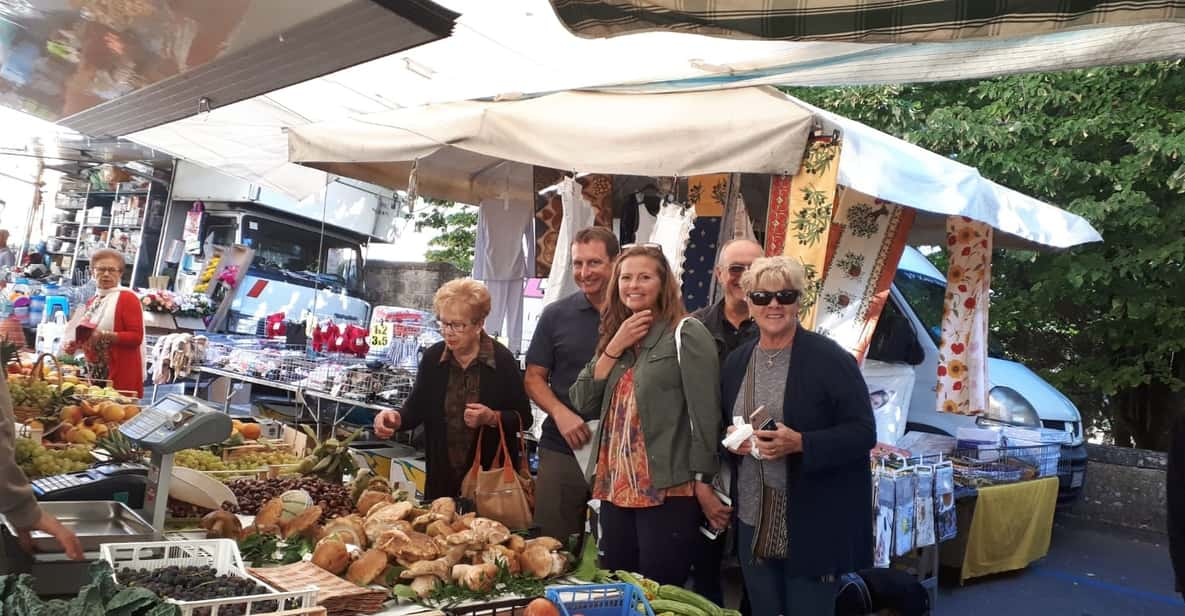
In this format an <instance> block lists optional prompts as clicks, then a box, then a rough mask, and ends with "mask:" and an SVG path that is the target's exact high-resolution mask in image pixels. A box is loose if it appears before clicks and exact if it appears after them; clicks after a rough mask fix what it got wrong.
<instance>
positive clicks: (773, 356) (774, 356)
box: [757, 345, 790, 368]
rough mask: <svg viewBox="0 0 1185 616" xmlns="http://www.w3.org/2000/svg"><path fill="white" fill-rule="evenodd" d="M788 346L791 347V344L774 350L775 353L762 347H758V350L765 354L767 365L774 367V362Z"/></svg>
mask: <svg viewBox="0 0 1185 616" xmlns="http://www.w3.org/2000/svg"><path fill="white" fill-rule="evenodd" d="M788 348H790V345H786V346H784V347H782V348H780V349H778V350H777V351H774V352H773V353H770V352H769V351H766V350H765V349H763V348H761V347H757V350H759V351H761V354H762V355H764V356H765V366H766V367H767V368H773V367H774V362H775V361H777V359H778V356H779V355H781V354H782V351H785V350H786V349H788Z"/></svg>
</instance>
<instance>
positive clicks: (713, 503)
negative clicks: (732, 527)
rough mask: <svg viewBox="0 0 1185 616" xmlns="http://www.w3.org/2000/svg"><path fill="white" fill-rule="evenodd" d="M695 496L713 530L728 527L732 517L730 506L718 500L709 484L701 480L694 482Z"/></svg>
mask: <svg viewBox="0 0 1185 616" xmlns="http://www.w3.org/2000/svg"><path fill="white" fill-rule="evenodd" d="M695 498H696V500H698V501H699V507H700V509H702V510H703V512H704V517H706V518H708V523H709V524H711V526H712V529H713V530H723V529H725V528H728V522H729V521H730V520H731V519H732V507H729V506H728V505H725V504H724V503H722V502H720V497H718V496H716V491H715V490H713V489H712V486H711V485H709V484H706V483H704V482H702V481H697V482H695Z"/></svg>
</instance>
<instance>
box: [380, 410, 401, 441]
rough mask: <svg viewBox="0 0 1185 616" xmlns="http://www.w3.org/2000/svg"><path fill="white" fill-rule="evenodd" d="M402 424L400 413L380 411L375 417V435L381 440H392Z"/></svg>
mask: <svg viewBox="0 0 1185 616" xmlns="http://www.w3.org/2000/svg"><path fill="white" fill-rule="evenodd" d="M402 423H403V418H402V417H400V416H399V411H380V412H379V414H378V415H375V416H374V433H375V435H376V436H378V437H379V438H391V437H392V436H394V435H395V432H396V431H397V430H399V426H400V424H402Z"/></svg>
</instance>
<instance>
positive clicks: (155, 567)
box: [99, 539, 321, 616]
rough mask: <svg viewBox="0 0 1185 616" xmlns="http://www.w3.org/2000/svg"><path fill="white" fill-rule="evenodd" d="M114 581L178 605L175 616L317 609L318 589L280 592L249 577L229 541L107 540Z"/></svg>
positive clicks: (292, 614) (254, 615)
mask: <svg viewBox="0 0 1185 616" xmlns="http://www.w3.org/2000/svg"><path fill="white" fill-rule="evenodd" d="M99 549H100V554H101V556H102V558H103V560H106V561H107V562H109V563H111V568H112V569H113V570H114V574H115V581H116V582H118V583H120V584H122V585H124V586H140V587H143V588H147V589H148V590H151V591H153V592H155V593H156V594H157V595H159V596H161V597H163V598H165V599H168V600H169V601H171V602H172V603H175V604H177V607H178V609H179V611H180V614H179V616H279V615H284V616H296V615H298V614H299V615H306V614H317V613H321V612H320V608H319V607H318V606H317V588H316V587H315V586H310V587H308V588H305V589H304V590H298V591H293V592H280V591H278V590H276V589H275V588H272V587H271V586H268V585H267V584H265V583H263V582H262V581H260V580H258V579H256V578H254V577H251V575H250V574H248V573H247V569H246V568H245V567H244V566H243V559H242V557H241V556H240V555H239V547H238V545H236V544H235V542H234V541H232V540H230V539H206V540H199V541H153V542H144V543H106V544H103V545H102V546H100V548H99Z"/></svg>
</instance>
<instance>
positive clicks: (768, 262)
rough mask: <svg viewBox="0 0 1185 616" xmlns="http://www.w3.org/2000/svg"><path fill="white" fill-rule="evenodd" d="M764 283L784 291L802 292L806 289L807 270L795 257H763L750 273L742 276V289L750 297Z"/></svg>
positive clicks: (751, 268)
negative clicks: (769, 283)
mask: <svg viewBox="0 0 1185 616" xmlns="http://www.w3.org/2000/svg"><path fill="white" fill-rule="evenodd" d="M763 281H764V282H772V283H775V284H778V285H780V286H781V288H782V289H794V290H796V291H800V292H801V291H802V290H803V288H804V287H806V270H805V269H804V268H803V267H802V262H801V261H799V260H798V259H795V258H794V257H762V258H760V259H757V260H756V261H754V262H753V265H750V266H749V271H747V272H745V273H744V275H742V276H741V289H742V290H743V291H744V292H745V294H746V295H748V294H749V293H751V292H753V291H756V290H757V288H758V287H759V286H761V283H762V282H763ZM800 301H801V300H800Z"/></svg>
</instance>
